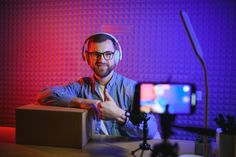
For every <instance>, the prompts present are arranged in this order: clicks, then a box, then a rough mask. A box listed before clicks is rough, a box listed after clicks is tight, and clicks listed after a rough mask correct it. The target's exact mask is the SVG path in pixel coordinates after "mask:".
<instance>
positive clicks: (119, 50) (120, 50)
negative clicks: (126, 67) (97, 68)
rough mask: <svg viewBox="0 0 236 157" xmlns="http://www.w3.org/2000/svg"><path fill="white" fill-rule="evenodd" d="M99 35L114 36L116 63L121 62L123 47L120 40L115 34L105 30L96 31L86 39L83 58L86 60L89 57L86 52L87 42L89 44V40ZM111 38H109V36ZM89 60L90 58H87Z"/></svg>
mask: <svg viewBox="0 0 236 157" xmlns="http://www.w3.org/2000/svg"><path fill="white" fill-rule="evenodd" d="M99 35H107V36H108V37H110V38H112V39H113V40H114V41H115V44H116V46H115V49H116V50H115V54H114V58H115V64H116V65H117V64H118V63H119V61H121V60H122V49H121V47H120V44H119V41H118V40H117V39H116V37H114V36H113V35H111V34H109V33H104V32H99V33H95V34H92V35H91V36H89V37H88V38H87V39H86V40H85V41H84V44H83V47H82V57H83V60H84V61H86V60H87V57H86V52H85V48H86V47H87V44H88V41H89V40H90V39H92V38H94V37H95V36H99ZM108 39H109V38H108ZM117 47H118V49H117ZM87 62H88V60H87Z"/></svg>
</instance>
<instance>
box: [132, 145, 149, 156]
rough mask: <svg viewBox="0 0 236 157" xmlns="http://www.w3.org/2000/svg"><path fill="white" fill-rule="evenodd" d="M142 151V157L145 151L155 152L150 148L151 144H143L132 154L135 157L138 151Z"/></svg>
mask: <svg viewBox="0 0 236 157" xmlns="http://www.w3.org/2000/svg"><path fill="white" fill-rule="evenodd" d="M140 149H141V150H142V152H141V155H140V157H142V156H143V152H144V151H145V150H150V151H153V150H152V149H151V147H150V144H148V143H141V144H140V145H139V148H137V149H136V150H134V151H132V152H131V154H132V155H133V156H135V155H134V154H135V153H136V152H137V151H138V150H140Z"/></svg>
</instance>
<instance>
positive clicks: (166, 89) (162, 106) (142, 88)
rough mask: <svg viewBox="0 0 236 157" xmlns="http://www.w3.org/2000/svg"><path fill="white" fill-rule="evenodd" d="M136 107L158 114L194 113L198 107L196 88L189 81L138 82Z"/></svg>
mask: <svg viewBox="0 0 236 157" xmlns="http://www.w3.org/2000/svg"><path fill="white" fill-rule="evenodd" d="M135 97H136V102H135V104H136V105H138V107H136V109H138V110H139V111H140V112H145V113H156V114H164V113H168V114H192V113H194V111H195V109H196V89H195V86H194V85H193V84H189V83H138V84H137V85H136V91H135Z"/></svg>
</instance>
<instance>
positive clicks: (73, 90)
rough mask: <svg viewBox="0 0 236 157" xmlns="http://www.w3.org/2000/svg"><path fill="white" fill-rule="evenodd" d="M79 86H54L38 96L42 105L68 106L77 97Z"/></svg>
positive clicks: (72, 84)
mask: <svg viewBox="0 0 236 157" xmlns="http://www.w3.org/2000/svg"><path fill="white" fill-rule="evenodd" d="M78 90H79V84H78V83H77V84H76V85H75V83H71V84H68V85H67V86H53V87H49V88H45V89H43V90H42V91H41V92H40V93H39V94H38V96H37V101H38V102H39V103H40V104H41V105H51V106H64V107H66V106H68V105H69V104H70V102H71V101H72V99H73V98H74V97H76V96H77V91H78Z"/></svg>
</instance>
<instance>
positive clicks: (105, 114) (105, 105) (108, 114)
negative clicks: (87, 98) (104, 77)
mask: <svg viewBox="0 0 236 157" xmlns="http://www.w3.org/2000/svg"><path fill="white" fill-rule="evenodd" d="M105 98H106V101H104V102H99V103H98V106H97V107H98V113H99V117H100V118H101V119H103V120H117V121H121V116H122V115H124V114H125V111H124V110H122V109H121V108H120V107H119V106H118V105H116V103H115V101H114V99H113V98H112V97H111V96H110V94H109V93H108V92H107V90H105Z"/></svg>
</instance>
